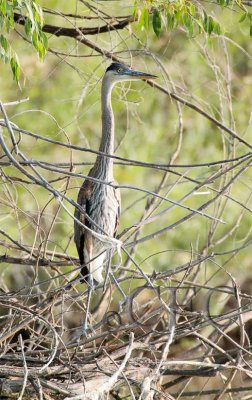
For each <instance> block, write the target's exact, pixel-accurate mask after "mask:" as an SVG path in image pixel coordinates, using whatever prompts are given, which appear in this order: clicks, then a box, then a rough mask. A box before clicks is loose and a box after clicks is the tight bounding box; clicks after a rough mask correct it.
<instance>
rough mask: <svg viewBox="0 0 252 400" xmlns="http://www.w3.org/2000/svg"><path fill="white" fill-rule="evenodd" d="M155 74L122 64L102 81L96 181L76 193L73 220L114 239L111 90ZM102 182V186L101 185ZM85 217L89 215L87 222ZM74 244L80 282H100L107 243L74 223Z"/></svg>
mask: <svg viewBox="0 0 252 400" xmlns="http://www.w3.org/2000/svg"><path fill="white" fill-rule="evenodd" d="M154 78H156V76H155V75H150V74H147V73H143V72H138V71H134V70H132V69H130V68H128V67H126V66H125V65H123V64H118V63H113V64H111V65H110V67H109V68H108V69H107V71H106V73H105V75H104V77H103V80H102V137H101V143H100V148H99V151H100V152H102V153H105V154H107V155H108V156H104V155H102V154H99V155H98V156H97V158H96V161H95V164H94V167H93V168H92V169H91V170H90V172H89V174H88V176H89V177H92V178H96V179H98V180H99V182H96V181H95V182H94V181H91V180H89V179H88V178H87V179H86V180H85V181H84V183H83V185H82V186H81V188H80V191H79V194H78V200H77V202H78V204H79V205H80V206H81V207H82V208H83V213H82V212H80V211H79V210H78V209H77V208H76V210H75V217H76V219H77V220H78V221H80V222H81V223H82V224H84V225H85V226H86V227H88V228H90V229H92V231H94V232H97V233H98V234H101V235H107V236H108V237H109V238H113V237H114V235H115V233H116V229H117V226H118V221H119V214H120V195H119V190H118V189H115V188H114V187H112V186H110V185H108V183H109V184H113V183H114V178H113V158H111V157H109V156H111V155H113V153H114V115H113V110H112V105H111V91H112V88H113V86H114V85H115V84H116V83H117V82H120V81H126V80H135V79H154ZM101 182H104V183H101ZM85 215H88V216H89V217H90V218H91V220H92V221H93V223H92V222H90V221H89V220H88V219H87V218H85ZM74 241H75V244H76V247H77V251H78V254H79V258H80V264H81V266H82V268H81V275H82V278H81V281H82V282H84V281H86V282H89V283H90V284H91V285H92V283H95V284H97V283H102V282H103V275H102V272H103V266H104V264H105V262H106V258H107V257H108V248H109V247H108V244H106V243H104V241H102V240H100V239H99V238H97V237H95V234H94V233H93V234H92V232H90V231H89V230H87V229H85V228H84V227H83V226H81V225H80V224H79V223H78V222H77V221H74Z"/></svg>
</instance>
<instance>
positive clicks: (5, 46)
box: [0, 35, 9, 53]
mask: <svg viewBox="0 0 252 400" xmlns="http://www.w3.org/2000/svg"><path fill="white" fill-rule="evenodd" d="M0 43H1V47H2V48H3V49H4V51H5V53H7V50H8V47H9V46H8V42H7V39H6V38H5V37H4V36H3V35H0Z"/></svg>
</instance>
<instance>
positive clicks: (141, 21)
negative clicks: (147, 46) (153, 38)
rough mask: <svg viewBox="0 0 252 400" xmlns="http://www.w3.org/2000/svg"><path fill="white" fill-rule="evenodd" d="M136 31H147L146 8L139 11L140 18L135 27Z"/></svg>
mask: <svg viewBox="0 0 252 400" xmlns="http://www.w3.org/2000/svg"><path fill="white" fill-rule="evenodd" d="M137 28H138V30H141V29H142V28H144V29H145V30H146V31H147V30H148V29H149V11H148V9H147V8H145V7H143V8H142V9H141V14H140V18H139V21H138V25H137Z"/></svg>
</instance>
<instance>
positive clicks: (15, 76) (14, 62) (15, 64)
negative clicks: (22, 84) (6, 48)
mask: <svg viewBox="0 0 252 400" xmlns="http://www.w3.org/2000/svg"><path fill="white" fill-rule="evenodd" d="M10 66H11V70H12V74H13V79H15V81H16V82H18V81H19V78H20V66H19V63H18V60H17V59H16V58H14V57H11V60H10Z"/></svg>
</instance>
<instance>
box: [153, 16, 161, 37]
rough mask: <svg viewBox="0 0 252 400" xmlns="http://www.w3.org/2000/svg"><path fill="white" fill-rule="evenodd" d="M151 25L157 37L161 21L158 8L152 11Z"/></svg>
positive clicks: (159, 32)
mask: <svg viewBox="0 0 252 400" xmlns="http://www.w3.org/2000/svg"><path fill="white" fill-rule="evenodd" d="M152 26H153V30H154V32H155V34H156V36H157V37H159V36H160V34H161V28H162V21H161V13H160V11H158V10H155V11H154V14H153V19H152Z"/></svg>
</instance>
